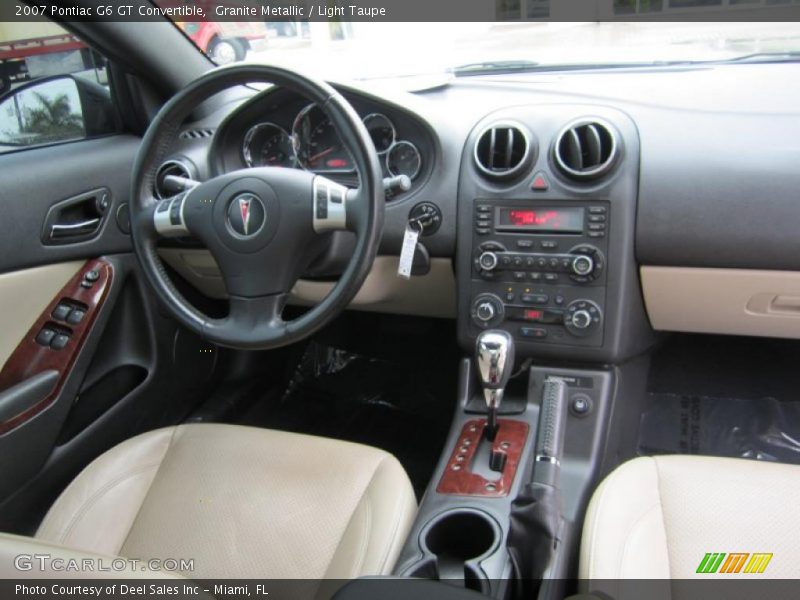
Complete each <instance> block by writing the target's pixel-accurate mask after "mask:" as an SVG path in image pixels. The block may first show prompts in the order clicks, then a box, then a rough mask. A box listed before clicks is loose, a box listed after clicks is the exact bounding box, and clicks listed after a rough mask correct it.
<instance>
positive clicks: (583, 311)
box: [564, 300, 603, 337]
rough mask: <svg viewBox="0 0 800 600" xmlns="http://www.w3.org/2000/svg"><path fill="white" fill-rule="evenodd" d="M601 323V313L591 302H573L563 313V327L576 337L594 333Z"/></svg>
mask: <svg viewBox="0 0 800 600" xmlns="http://www.w3.org/2000/svg"><path fill="white" fill-rule="evenodd" d="M602 323H603V311H602V310H600V307H599V306H597V304H595V303H594V302H592V301H591V300H574V301H573V302H570V303H569V305H568V306H567V310H566V311H565V312H564V327H565V328H566V330H567V331H568V332H569V333H570V334H572V335H574V336H576V337H586V336H588V335H592V334H593V333H594V332H596V331H597V330H598V329H599V328H600V326H601V325H602Z"/></svg>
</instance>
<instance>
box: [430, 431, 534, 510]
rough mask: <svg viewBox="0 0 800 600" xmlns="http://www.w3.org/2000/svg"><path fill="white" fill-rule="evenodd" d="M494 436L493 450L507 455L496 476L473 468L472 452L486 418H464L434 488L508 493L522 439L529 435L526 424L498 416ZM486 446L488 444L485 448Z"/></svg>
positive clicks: (457, 492)
mask: <svg viewBox="0 0 800 600" xmlns="http://www.w3.org/2000/svg"><path fill="white" fill-rule="evenodd" d="M497 422H498V424H499V429H498V432H497V437H496V439H495V440H494V442H493V443H492V450H494V451H497V452H503V453H505V455H506V466H505V468H504V469H503V472H502V473H498V474H497V478H495V479H486V478H485V477H483V476H482V475H479V474H477V473H474V472H473V471H472V465H473V461H474V459H475V453H476V452H477V450H478V448H479V447H480V445H481V444H480V442H481V438H482V436H483V429H484V427H485V426H486V419H473V420H471V421H467V422H466V423H465V424H464V427H463V428H462V429H461V435H460V436H459V438H458V443H457V444H456V447H455V448H454V449H453V453H452V454H451V455H450V460H448V461H447V466H446V467H445V470H444V473H443V474H442V478H441V479H440V480H439V485H438V486H437V487H436V491H437V492H439V493H440V494H455V495H459V496H484V497H489V498H496V497H502V496H507V495H508V493H509V492H510V491H511V485H512V484H513V483H514V476H515V475H516V473H517V467H518V466H519V462H520V458H521V457H522V451H523V450H524V449H525V441H526V440H527V438H528V424H527V423H525V422H523V421H515V420H513V419H498V421H497ZM487 450H488V448H487Z"/></svg>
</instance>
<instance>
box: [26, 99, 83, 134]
mask: <svg viewBox="0 0 800 600" xmlns="http://www.w3.org/2000/svg"><path fill="white" fill-rule="evenodd" d="M34 95H35V96H36V99H37V100H38V101H39V104H40V107H39V108H29V109H28V110H27V111H26V115H25V127H24V131H25V133H32V134H36V135H38V136H41V137H40V138H39V141H47V140H52V139H58V140H63V139H69V138H75V137H83V135H84V134H85V131H84V126H83V116H82V115H80V114H78V113H74V112H72V107H71V105H70V101H69V98H68V97H67V95H66V94H59V95H58V96H54V97H52V98H51V97H49V96H47V95H45V94H42V93H40V92H34Z"/></svg>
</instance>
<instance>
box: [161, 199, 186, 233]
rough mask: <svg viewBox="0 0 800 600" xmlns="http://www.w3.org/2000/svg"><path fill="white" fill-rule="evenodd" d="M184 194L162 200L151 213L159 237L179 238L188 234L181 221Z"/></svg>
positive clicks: (182, 220)
mask: <svg viewBox="0 0 800 600" xmlns="http://www.w3.org/2000/svg"><path fill="white" fill-rule="evenodd" d="M186 195H187V194H186V193H183V194H180V195H179V196H175V197H174V198H169V199H167V200H162V201H160V202H159V203H158V206H157V207H156V210H155V212H154V213H153V224H154V225H155V228H156V231H157V232H158V234H159V235H162V236H164V237H180V236H185V235H187V234H188V233H189V230H188V229H186V225H185V224H184V219H183V210H184V205H185V204H186V202H185V200H186Z"/></svg>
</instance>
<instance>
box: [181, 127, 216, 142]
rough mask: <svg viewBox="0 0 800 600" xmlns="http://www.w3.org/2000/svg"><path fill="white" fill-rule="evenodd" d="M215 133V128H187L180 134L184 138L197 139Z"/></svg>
mask: <svg viewBox="0 0 800 600" xmlns="http://www.w3.org/2000/svg"><path fill="white" fill-rule="evenodd" d="M212 135H214V130H213V129H187V130H186V131H182V132H181V134H180V135H179V136H178V137H179V138H180V139H182V140H196V139H200V138H208V137H211V136H212Z"/></svg>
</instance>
